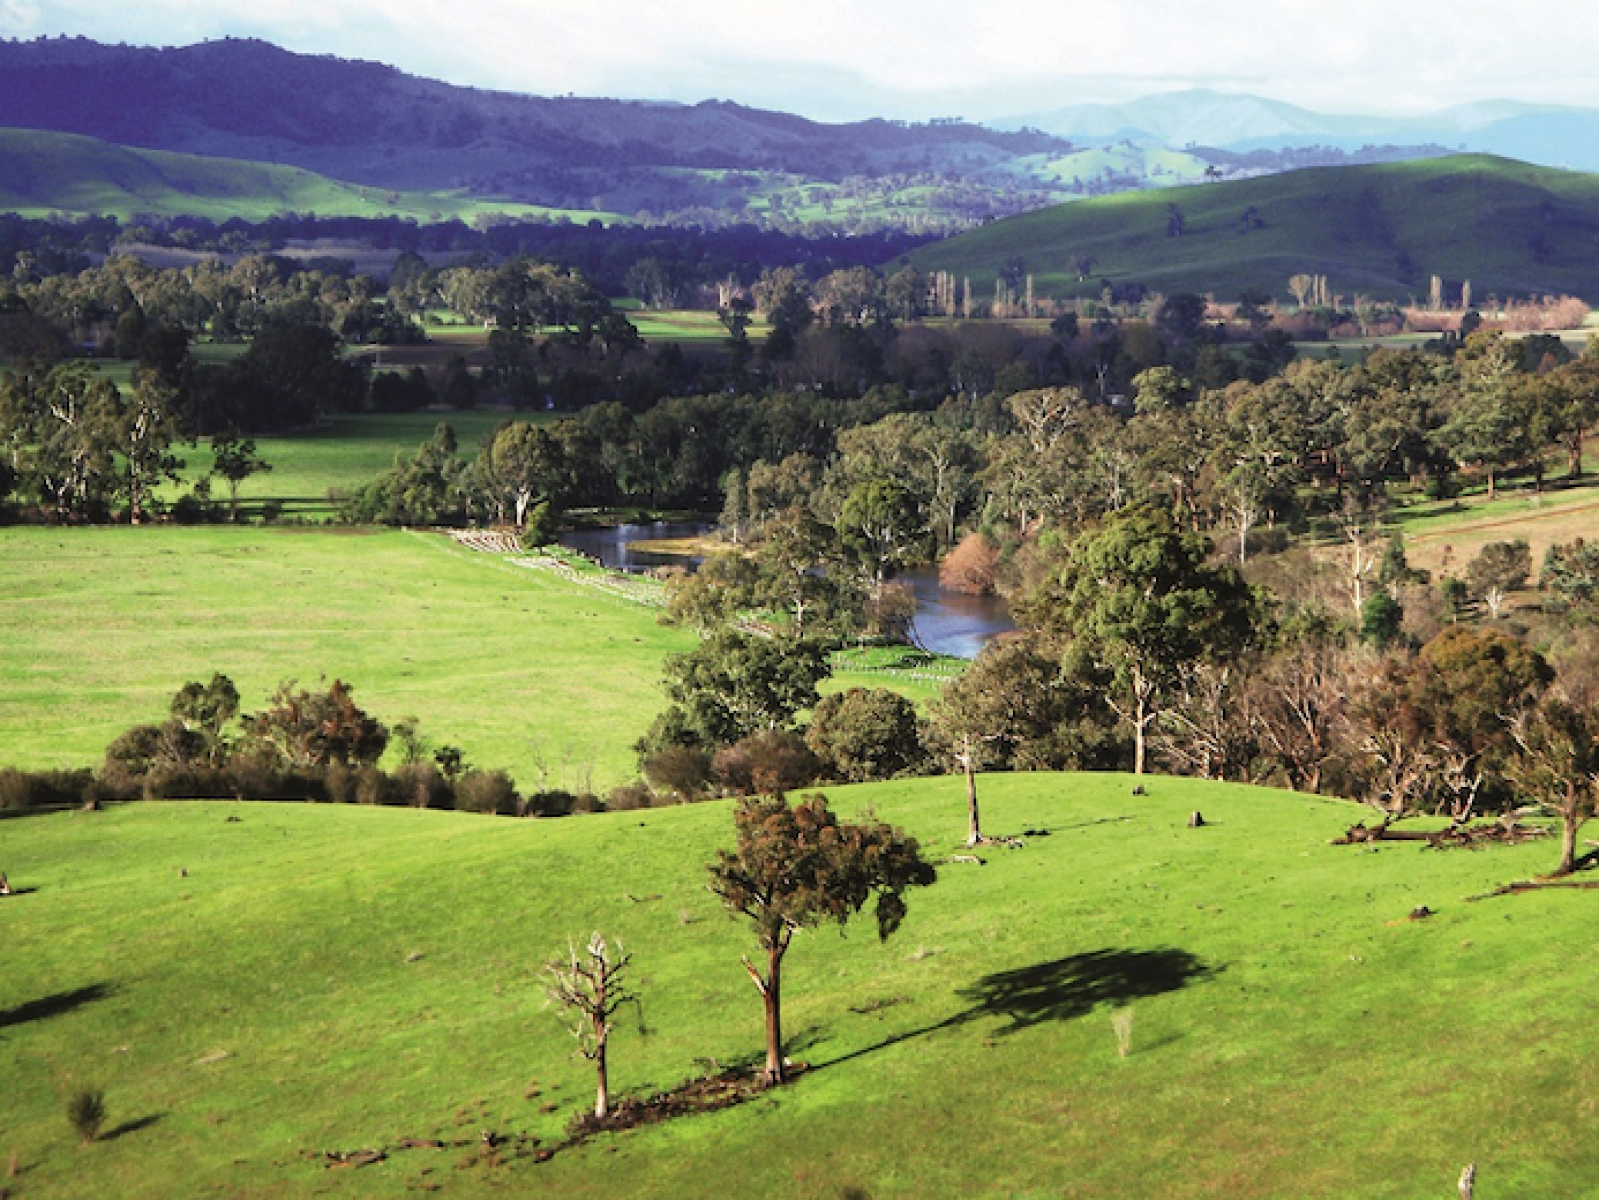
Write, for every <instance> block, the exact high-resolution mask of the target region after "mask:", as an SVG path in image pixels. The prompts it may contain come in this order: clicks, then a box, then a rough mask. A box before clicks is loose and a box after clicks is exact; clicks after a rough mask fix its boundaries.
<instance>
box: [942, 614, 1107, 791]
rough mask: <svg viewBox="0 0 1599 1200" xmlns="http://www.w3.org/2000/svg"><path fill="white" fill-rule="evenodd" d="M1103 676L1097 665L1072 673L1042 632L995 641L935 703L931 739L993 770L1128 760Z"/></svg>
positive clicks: (1084, 766)
mask: <svg viewBox="0 0 1599 1200" xmlns="http://www.w3.org/2000/svg"><path fill="white" fill-rule="evenodd" d="M1104 682H1105V678H1104V676H1103V675H1098V674H1096V673H1095V672H1093V671H1087V670H1085V671H1083V672H1081V673H1079V674H1069V673H1067V672H1066V671H1064V670H1063V669H1062V667H1061V659H1060V654H1059V652H1058V651H1055V652H1053V653H1052V652H1051V649H1050V647H1049V646H1048V644H1047V643H1044V642H1042V641H1040V640H1039V639H1036V638H1006V639H1004V640H1002V641H996V642H992V643H990V644H989V645H987V646H985V647H984V648H983V652H982V653H981V654H979V655H978V656H977V658H976V660H975V661H974V662H973V663H972V665H971V666H970V667H968V668H967V669H966V670H965V671H964V672H963V673H962V674H961V675H959V676H958V677H956V678H955V679H953V680H951V681H950V682H949V683H946V684H945V685H944V687H943V689H942V691H941V692H940V694H939V696H938V698H937V699H936V700H935V701H934V702H933V703H932V705H931V706H930V716H931V725H932V729H931V733H932V740H933V741H934V743H935V744H936V745H937V746H938V747H939V748H940V749H941V750H943V751H944V752H945V753H946V754H954V755H957V756H964V755H965V754H966V753H968V752H969V753H970V754H971V755H972V757H973V765H974V766H980V767H983V768H988V769H998V770H1034V771H1036V770H1057V769H1060V768H1062V767H1070V768H1073V769H1078V770H1110V769H1115V768H1118V767H1121V766H1123V765H1124V763H1125V760H1126V757H1127V744H1126V740H1125V739H1124V738H1123V737H1122V736H1121V735H1120V734H1118V733H1117V731H1116V724H1117V718H1116V714H1115V713H1114V712H1113V711H1112V710H1111V709H1110V708H1109V707H1108V706H1107V705H1106V703H1105V700H1104Z"/></svg>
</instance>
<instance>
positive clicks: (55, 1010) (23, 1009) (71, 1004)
mask: <svg viewBox="0 0 1599 1200" xmlns="http://www.w3.org/2000/svg"><path fill="white" fill-rule="evenodd" d="M111 991H112V988H111V985H110V984H105V983H91V984H90V985H89V986H88V987H81V988H73V989H72V991H70V992H57V993H56V994H55V995H53V996H41V997H40V998H39V999H37V1000H29V1001H27V1002H26V1003H24V1004H19V1005H17V1006H16V1007H15V1008H3V1009H0V1029H5V1028H6V1027H7V1026H10V1025H26V1024H27V1023H28V1022H29V1021H42V1020H44V1019H45V1018H46V1017H59V1016H61V1015H62V1014H64V1013H69V1012H72V1011H73V1010H74V1009H78V1008H82V1007H83V1006H84V1005H85V1004H93V1003H94V1002H95V1001H96V1000H104V999H105V998H106V997H107V996H109V995H110V994H111Z"/></svg>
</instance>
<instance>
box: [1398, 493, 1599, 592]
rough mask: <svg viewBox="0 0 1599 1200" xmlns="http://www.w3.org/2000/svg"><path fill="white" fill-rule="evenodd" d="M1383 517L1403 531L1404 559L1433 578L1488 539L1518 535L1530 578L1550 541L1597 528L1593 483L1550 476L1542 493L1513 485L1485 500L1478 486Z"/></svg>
mask: <svg viewBox="0 0 1599 1200" xmlns="http://www.w3.org/2000/svg"><path fill="white" fill-rule="evenodd" d="M1389 519H1390V521H1392V522H1393V524H1394V525H1395V527H1397V528H1398V529H1399V530H1400V531H1401V532H1403V534H1404V536H1405V552H1406V555H1407V557H1408V558H1409V560H1410V564H1411V565H1412V566H1414V567H1420V568H1423V569H1425V570H1428V571H1431V572H1432V573H1433V575H1434V577H1435V578H1440V577H1442V576H1444V575H1458V574H1459V573H1460V572H1462V571H1463V570H1464V569H1465V566H1466V564H1467V563H1468V562H1470V561H1471V559H1472V558H1474V557H1475V556H1476V555H1477V552H1478V551H1480V550H1481V549H1482V548H1483V546H1484V545H1485V544H1487V543H1488V542H1507V541H1513V540H1515V539H1517V538H1521V539H1523V540H1525V541H1526V542H1527V544H1528V546H1529V548H1530V549H1531V551H1532V563H1533V573H1534V580H1535V581H1536V575H1537V570H1538V566H1539V564H1541V563H1542V562H1543V556H1544V554H1545V552H1546V551H1547V550H1548V549H1549V547H1550V546H1551V545H1555V544H1557V543H1564V542H1571V541H1574V540H1575V539H1577V538H1589V539H1592V538H1593V537H1594V536H1595V535H1596V534H1599V485H1596V484H1593V483H1586V484H1583V485H1581V486H1575V487H1573V486H1569V485H1567V484H1566V483H1565V481H1564V480H1556V481H1553V486H1546V488H1545V490H1544V491H1543V492H1542V493H1538V492H1534V491H1533V490H1532V489H1531V488H1527V487H1517V488H1513V489H1505V490H1502V491H1501V492H1500V493H1499V495H1498V496H1496V497H1495V498H1494V499H1493V500H1491V501H1490V500H1487V499H1486V498H1485V497H1484V496H1483V494H1482V493H1480V492H1478V493H1474V494H1472V495H1471V496H1469V497H1464V498H1462V499H1460V500H1452V501H1443V502H1439V501H1430V502H1425V503H1420V504H1416V505H1413V506H1409V507H1405V508H1400V509H1396V510H1394V511H1393V512H1392V513H1390V514H1389Z"/></svg>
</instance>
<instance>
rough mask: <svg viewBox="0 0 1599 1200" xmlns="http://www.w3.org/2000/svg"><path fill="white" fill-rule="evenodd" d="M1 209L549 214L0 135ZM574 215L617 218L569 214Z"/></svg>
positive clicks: (266, 166)
mask: <svg viewBox="0 0 1599 1200" xmlns="http://www.w3.org/2000/svg"><path fill="white" fill-rule="evenodd" d="M0 211H5V212H15V213H17V214H19V215H21V216H31V217H45V216H50V215H51V214H59V213H101V214H114V215H117V216H122V217H129V218H131V217H134V216H135V215H138V216H145V217H148V216H178V215H185V216H201V217H207V218H209V219H211V220H213V221H227V220H231V219H233V218H235V217H238V218H242V219H244V220H247V221H263V220H265V219H267V218H268V217H271V216H273V215H274V214H276V213H282V212H314V213H317V214H318V215H320V216H323V217H339V216H349V217H412V218H416V219H418V220H427V221H443V220H449V219H452V218H454V219H459V220H463V221H470V220H472V218H473V217H475V216H478V215H479V214H482V213H490V214H499V215H504V216H512V217H523V218H538V217H542V216H545V215H547V214H549V213H551V212H552V211H554V210H552V209H549V208H546V207H543V206H540V205H530V204H512V203H504V202H496V201H492V200H480V199H474V198H472V197H468V196H463V195H460V194H458V193H449V192H400V191H394V190H390V189H387V188H382V187H362V186H359V185H356V184H349V183H341V182H339V181H338V180H335V179H329V178H327V177H326V176H324V175H319V174H316V173H315V172H312V171H306V170H302V169H301V168H299V167H291V166H281V165H278V164H276V163H265V162H247V161H241V160H239V159H235V158H207V157H202V156H199V155H193V154H173V153H170V152H167V151H163V150H146V149H138V148H133V147H125V146H115V145H112V144H111V143H109V142H102V141H99V140H97V139H95V138H90V137H79V136H75V135H72V134H65V133H47V132H40V131H36V130H25V129H0ZM566 215H567V216H569V217H572V218H579V217H581V218H583V219H587V218H589V217H609V218H610V219H612V220H614V219H616V218H615V214H610V213H605V214H601V213H586V214H585V213H581V212H570V211H569V212H567V213H566Z"/></svg>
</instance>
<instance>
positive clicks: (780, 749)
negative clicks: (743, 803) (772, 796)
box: [711, 729, 822, 796]
mask: <svg viewBox="0 0 1599 1200" xmlns="http://www.w3.org/2000/svg"><path fill="white" fill-rule="evenodd" d="M821 770H822V764H821V762H820V761H819V760H818V759H817V757H816V755H814V754H813V753H811V749H810V747H809V746H807V745H806V744H805V739H804V738H802V737H800V736H799V734H797V733H789V732H787V731H786V730H782V729H766V730H762V731H761V732H760V733H754V734H751V735H750V736H749V737H747V738H744V739H742V740H740V741H738V742H735V743H734V744H733V745H731V746H723V747H721V748H720V749H718V750H717V751H716V753H715V754H714V755H713V756H712V757H711V775H712V777H713V778H715V780H716V782H717V784H718V785H719V786H720V787H721V788H722V789H723V790H724V791H728V792H732V793H733V794H735V795H739V796H748V795H751V794H752V793H756V792H767V793H770V792H791V791H794V790H795V789H797V788H802V787H806V786H807V785H809V784H812V783H814V782H816V777H817V776H818V775H819V774H820V773H821Z"/></svg>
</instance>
